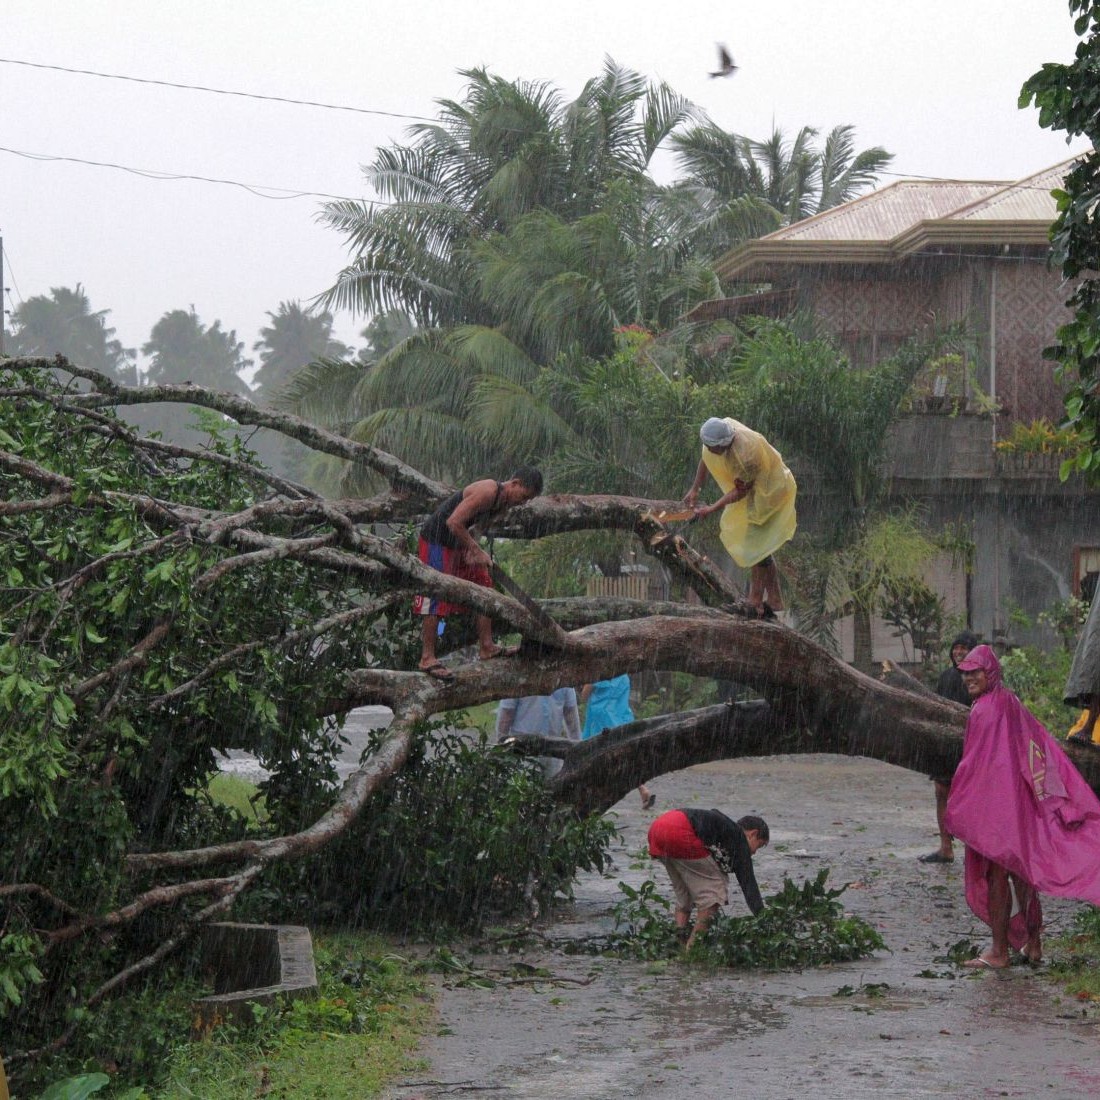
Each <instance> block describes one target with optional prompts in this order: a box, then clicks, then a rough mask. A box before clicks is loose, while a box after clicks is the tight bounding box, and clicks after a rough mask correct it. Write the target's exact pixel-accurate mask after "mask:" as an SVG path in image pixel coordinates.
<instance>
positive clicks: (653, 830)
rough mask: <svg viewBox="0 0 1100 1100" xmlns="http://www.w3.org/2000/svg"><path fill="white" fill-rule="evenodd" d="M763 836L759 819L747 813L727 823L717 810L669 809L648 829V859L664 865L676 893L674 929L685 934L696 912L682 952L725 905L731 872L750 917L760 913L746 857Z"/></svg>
mask: <svg viewBox="0 0 1100 1100" xmlns="http://www.w3.org/2000/svg"><path fill="white" fill-rule="evenodd" d="M769 835H770V834H769V830H768V823H767V822H766V821H765V820H764V819H763V818H762V817H756V816H755V815H752V814H749V815H747V816H746V817H742V818H741V819H740V820H739V821H733V820H731V819H730V818H728V817H727V816H726V815H725V814H724V813H722V812H721V811H719V810H694V809H691V810H669V811H668V812H667V813H663V814H661V815H660V817H658V818H656V819H655V820H654V822H653V824H652V825H650V827H649V854H650V855H651V856H652V857H653V858H654V859H659V860H660V861H661V862H662V863H663V864H664V865H665V870H666V871H668V877H669V878H670V879H671V880H672V889H673V890H674V891H675V893H676V927H677V928H681V929H685V930H686V929H687V927H688V925H689V924H690V922H691V911H692V909H694V910H695V911H696V915H695V926H694V927H693V928H692V930H691V934H690V936H688V940H687V946H688V947H691V945H692V944H693V943H694V942H695V937H696V936H698V935H699V933H700V932H702V931H703V930H704V929H705V928H706V927H707V925H708V924H710V922H711V920H712V919H713V917H714V914H715V913H717V912H718V908H719V906H722V905H726V904H728V902H729V874H730V872H731V871H732V872H733V873H734V874H735V875H736V876H737V881H738V883H739V884H740V886H741V892H742V893H743V894H744V895H745V903H746V904H747V905H748V907H749V909H750V910H751V911H752V913H753V914H754V915H755V914H756V913H759V912H760V910H761V909H763V908H764V899H763V898H762V897H761V896H760V888H759V887H758V886H757V885H756V875H755V874H754V873H753V869H752V857H753V856H754V855H756V853H757V852H758V851H759V850H760V849H761V848H763V847H765V846H766V845H767V843H768V839H769Z"/></svg>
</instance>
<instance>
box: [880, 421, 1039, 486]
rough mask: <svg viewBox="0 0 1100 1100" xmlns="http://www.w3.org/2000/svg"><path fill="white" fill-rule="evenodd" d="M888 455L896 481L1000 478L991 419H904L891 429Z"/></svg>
mask: <svg viewBox="0 0 1100 1100" xmlns="http://www.w3.org/2000/svg"><path fill="white" fill-rule="evenodd" d="M886 455H887V458H886V463H887V471H888V474H889V476H890V477H891V478H892V479H893V480H894V481H957V480H962V481H973V480H980V479H984V478H990V477H996V476H997V475H998V469H997V452H996V451H994V449H993V421H992V420H991V419H990V418H989V417H988V416H973V415H969V414H966V413H960V414H959V415H957V416H945V415H942V414H933V413H915V414H912V415H910V416H903V417H902V418H901V419H900V420H898V421H897V422H896V423H895V424H894V425H893V426H892V427H891V428H890V432H889V436H888V442H887V451H886ZM1055 476H1057V471H1055Z"/></svg>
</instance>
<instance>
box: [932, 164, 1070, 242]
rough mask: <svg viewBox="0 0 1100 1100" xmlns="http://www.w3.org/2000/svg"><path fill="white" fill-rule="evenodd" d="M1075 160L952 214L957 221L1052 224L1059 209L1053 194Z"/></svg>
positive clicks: (1046, 170)
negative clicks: (1039, 222)
mask: <svg viewBox="0 0 1100 1100" xmlns="http://www.w3.org/2000/svg"><path fill="white" fill-rule="evenodd" d="M1076 159H1077V158H1076V157H1070V158H1069V159H1068V160H1064V161H1062V162H1061V164H1055V165H1053V166H1052V167H1050V168H1045V169H1044V170H1043V171H1042V172H1036V173H1035V175H1033V176H1028V177H1027V178H1026V179H1022V180H1019V181H1018V182H1016V183H1011V184H1009V185H1008V186H1007V187H1004V188H1002V189H1001V190H1000V191H998V192H997V193H996V194H993V195H988V196H987V197H986V198H984V199H979V200H978V201H977V202H972V203H970V205H969V206H965V207H963V208H962V209H961V210H956V211H955V212H954V213H953V214H951V215H950V217H951V218H952V220H958V221H964V220H965V221H994V220H996V221H1041V222H1044V223H1046V224H1047V225H1049V224H1050V223H1051V222H1052V221H1054V216H1055V215H1056V214H1057V213H1058V208H1057V206H1056V204H1055V202H1054V196H1053V195H1052V194H1051V191H1053V190H1054V188H1056V187H1061V186H1062V184H1063V182H1064V181H1065V178H1066V173H1067V172H1068V171H1069V170H1070V168H1071V167H1072V166H1073V164H1074V162H1075V161H1076Z"/></svg>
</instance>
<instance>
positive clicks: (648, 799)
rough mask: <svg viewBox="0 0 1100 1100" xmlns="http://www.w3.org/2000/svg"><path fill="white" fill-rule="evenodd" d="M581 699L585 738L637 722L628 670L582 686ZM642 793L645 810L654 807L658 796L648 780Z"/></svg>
mask: <svg viewBox="0 0 1100 1100" xmlns="http://www.w3.org/2000/svg"><path fill="white" fill-rule="evenodd" d="M581 702H582V703H583V704H585V708H584V728H583V729H582V730H581V740H582V741H586V740H587V739H588V738H589V737H595V736H596V735H597V734H599V733H603V731H604V730H606V729H610V728H611V727H612V726H623V725H625V724H626V723H627V722H633V721H634V711H632V710H631V709H630V677H629V676H627V675H626V673H623V675H622V676H616V677H614V679H611V680H597V681H596V683H594V684H585V685H584V687H583V688H582V689H581ZM638 794H639V795H641V798H642V809H643V810H651V809H653V806H654V803H656V801H657V796H656V795H655V794H651V793H650V791H649V788H648V787H647V786H646V785H645V784H644V783H643V784H642V785H641V786H640V787H639V788H638Z"/></svg>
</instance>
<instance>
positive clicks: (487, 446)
mask: <svg viewBox="0 0 1100 1100" xmlns="http://www.w3.org/2000/svg"><path fill="white" fill-rule="evenodd" d="M464 75H466V77H467V78H468V80H469V85H468V87H467V90H466V94H465V96H464V98H463V99H462V101H461V102H455V101H444V102H442V103H441V105H440V107H441V112H440V118H439V121H438V122H436V123H432V124H422V125H420V126H417V127H414V128H413V130H412V134H413V136H414V138H415V140H414V142H413V143H412V144H411V145H407V146H394V147H393V148H390V149H387V150H383V151H382V152H381V153H379V155H378V157H377V158H376V160H375V162H374V164H373V165H372V166H371V168H370V170H369V172H368V175H369V178H370V180H371V182H372V183H373V185H374V186H375V188H376V190H378V191H379V193H380V194H381V195H383V196H384V198H385V199H386V200H387V201H388V203H389V205H385V206H379V205H374V206H372V205H370V204H356V203H347V202H341V203H331V204H329V205H328V206H327V207H326V208H325V214H324V220H326V221H327V222H328V224H329V225H331V226H332V227H333V228H335V229H337V230H338V231H340V232H341V233H343V234H344V235H345V236H346V237H347V239H348V242H349V244H350V245H351V247H352V248H353V250H354V251H355V252H356V254H357V255H356V258H355V260H354V261H353V263H352V264H351V265H350V266H349V267H348V268H346V269H345V270H344V271H343V272H342V273H341V274H340V277H339V279H338V281H337V283H336V285H335V286H334V287H333V288H332V290H331V291H330V292H329V294H328V296H327V299H326V300H327V302H328V303H329V304H330V305H338V306H350V307H352V308H356V309H359V310H362V311H365V312H375V313H380V312H382V311H384V310H388V309H395V308H399V309H401V310H403V311H405V312H406V313H407V314H408V315H409V316H410V317H411V318H412V320H413V322H414V323H415V324H416V326H417V329H416V331H415V333H413V334H412V335H411V336H410V337H409V339H408V340H406V341H405V342H404V343H402V344H401V345H399V346H398V347H396V348H395V349H394V350H392V351H391V352H390V353H389V354H388V355H387V356H385V357H384V358H383V359H382V360H381V362H380V363H379V364H378V366H377V368H375V369H373V370H369V371H365V372H362V373H361V376H360V378H359V381H358V383H357V385H356V386H355V389H354V394H353V400H352V401H351V403H350V405H351V407H354V408H355V409H356V410H357V411H358V412H359V413H360V414H361V415H360V416H359V418H358V420H357V421H356V425H355V427H354V429H353V430H354V432H355V433H356V434H357V435H359V436H360V437H361V438H369V439H371V440H372V441H374V442H377V443H379V444H381V445H384V446H388V447H389V448H391V449H396V450H397V451H398V452H399V453H400V454H402V455H403V456H404V457H406V458H407V459H408V460H409V461H415V462H417V463H418V464H421V466H422V468H425V469H428V470H431V471H432V472H434V473H436V474H437V476H452V477H456V478H457V477H460V476H463V474H462V471H464V470H466V469H467V468H468V467H469V466H470V464H471V463H474V462H486V461H487V462H490V463H491V464H492V465H494V466H495V465H499V464H500V463H504V464H507V463H508V462H510V461H512V460H513V459H514V458H515V457H516V456H517V455H519V454H521V453H522V455H523V457H525V458H526V457H529V456H530V455H532V454H536V453H544V451H543V448H544V447H546V446H551V445H555V441H560V440H561V438H562V437H563V432H565V433H566V434H567V433H568V430H570V429H569V428H568V425H566V424H564V422H563V421H562V419H561V417H560V416H558V415H556V413H555V411H554V410H553V408H552V407H551V405H550V404H549V403H547V402H546V401H544V400H541V399H539V397H538V396H537V394H536V391H535V384H536V382H537V380H538V377H539V374H540V371H542V370H543V369H545V368H546V367H548V366H549V365H550V364H552V363H555V362H556V361H557V360H558V359H560V358H562V357H564V358H573V359H578V360H579V359H583V358H585V357H591V356H600V355H604V354H607V353H609V352H610V351H611V350H612V348H613V346H614V332H615V329H616V328H617V327H621V326H624V325H630V324H634V323H639V322H650V323H664V322H667V321H669V320H671V319H674V318H675V317H676V316H677V315H678V313H679V312H681V311H682V310H683V308H684V306H685V305H690V304H692V303H693V302H694V301H697V300H699V299H700V298H701V297H707V296H713V294H714V293H715V292H716V291H717V283H716V281H715V280H714V278H713V276H712V275H711V274H710V272H709V269H706V268H704V267H701V266H700V265H699V264H697V263H696V262H695V261H693V259H692V257H691V251H690V246H689V238H690V234H691V231H692V229H693V227H694V221H693V218H694V216H695V215H694V209H693V208H692V206H691V204H690V203H689V202H687V201H686V200H685V198H684V196H683V195H681V194H679V193H678V192H676V191H674V190H673V189H670V188H662V187H659V186H658V185H657V184H656V183H655V182H654V181H653V180H652V179H651V178H650V176H649V175H648V169H649V165H650V162H651V160H652V158H653V155H654V153H655V152H656V151H657V149H658V148H659V147H660V146H661V144H662V143H663V142H664V141H665V140H666V139H667V137H668V136H669V135H670V134H672V133H673V132H674V131H675V130H676V128H677V127H678V126H680V125H681V124H683V123H685V122H687V121H689V120H690V119H692V118H693V117H695V111H694V108H693V107H691V105H690V104H689V103H687V101H686V100H684V99H683V98H682V97H680V96H678V95H676V94H675V93H674V92H672V91H671V89H669V88H668V87H667V86H666V85H663V84H650V83H648V82H647V81H646V80H645V79H644V78H643V77H641V76H639V75H638V74H637V73H633V72H630V71H629V70H626V69H622V68H620V67H619V66H617V65H615V64H614V62H612V61H610V60H608V61H607V63H606V64H605V67H604V71H603V73H602V74H601V75H600V76H599V77H597V78H594V79H593V80H590V81H589V82H588V83H587V84H586V85H585V87H584V88H583V89H582V91H581V94H580V95H579V96H578V97H577V98H576V99H575V100H573V101H571V102H567V101H566V100H564V99H563V97H562V96H561V95H560V93H558V92H557V91H556V90H554V89H552V88H551V87H549V86H548V85H546V84H531V83H519V82H517V83H512V82H507V81H503V80H501V79H499V78H497V77H493V76H491V75H490V74H488V73H487V72H485V70H481V69H478V70H471V71H469V72H467V73H465V74H464ZM322 373H323V372H316V376H317V378H318V381H319V382H320V381H322ZM337 376H339V379H340V380H342V381H343V382H346V381H347V379H348V377H349V376H348V372H346V371H344V372H338V371H336V370H335V368H334V369H333V370H332V371H329V372H328V375H327V382H328V383H329V384H341V383H340V382H337ZM296 392H297V402H298V404H297V407H298V408H299V409H300V410H302V411H304V410H305V409H306V408H310V407H312V408H313V409H316V408H317V407H318V402H317V401H316V399H315V398H314V397H313V396H312V395H310V394H309V393H307V392H305V391H304V390H303V389H302V388H300V387H297V388H296ZM343 392H345V393H346V392H347V391H346V390H345V391H343ZM511 414H514V415H511ZM520 424H524V425H527V426H528V427H529V429H530V434H529V436H528V438H527V441H526V443H517V442H516V430H515V429H516V427H517V425H520ZM501 426H506V428H507V432H506V433H502V432H501V431H500V430H498V429H499V428H500V427H501ZM505 435H506V437H507V438H504V436H505ZM429 451H430V453H427V452H429ZM444 451H447V452H449V453H448V454H446V455H445V456H444ZM441 463H442V464H443V465H442V466H441ZM448 464H449V465H448ZM482 469H484V467H482Z"/></svg>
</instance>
